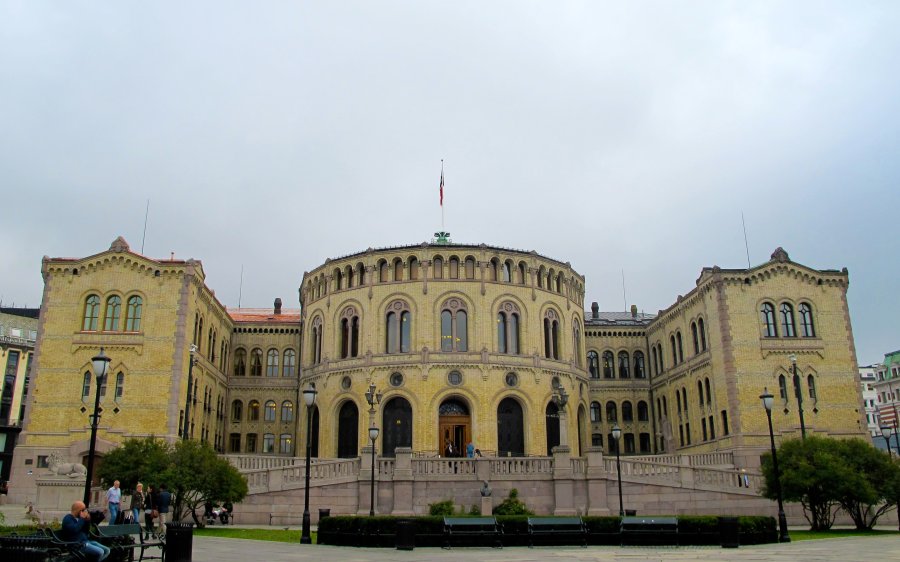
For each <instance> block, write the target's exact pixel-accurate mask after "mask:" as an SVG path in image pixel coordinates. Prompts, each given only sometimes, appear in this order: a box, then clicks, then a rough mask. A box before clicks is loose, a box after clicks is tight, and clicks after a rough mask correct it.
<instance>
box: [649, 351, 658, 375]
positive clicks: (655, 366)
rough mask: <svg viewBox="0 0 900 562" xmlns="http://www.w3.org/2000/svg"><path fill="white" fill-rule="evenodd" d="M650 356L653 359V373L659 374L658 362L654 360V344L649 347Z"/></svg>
mask: <svg viewBox="0 0 900 562" xmlns="http://www.w3.org/2000/svg"><path fill="white" fill-rule="evenodd" d="M650 357H651V358H652V359H653V374H654V375H659V364H658V363H657V361H656V346H655V345H654V346H653V347H652V348H651V349H650Z"/></svg>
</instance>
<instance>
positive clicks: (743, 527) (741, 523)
mask: <svg viewBox="0 0 900 562" xmlns="http://www.w3.org/2000/svg"><path fill="white" fill-rule="evenodd" d="M738 532H739V533H740V540H741V544H766V543H773V542H778V528H777V526H776V524H775V518H774V517H769V516H762V515H753V516H743V517H738Z"/></svg>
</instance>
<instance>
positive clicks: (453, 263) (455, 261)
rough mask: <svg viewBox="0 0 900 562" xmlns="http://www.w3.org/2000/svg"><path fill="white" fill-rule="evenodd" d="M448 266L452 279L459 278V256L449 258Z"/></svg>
mask: <svg viewBox="0 0 900 562" xmlns="http://www.w3.org/2000/svg"><path fill="white" fill-rule="evenodd" d="M447 267H448V268H449V269H450V279H459V258H458V257H456V256H450V259H449V260H447Z"/></svg>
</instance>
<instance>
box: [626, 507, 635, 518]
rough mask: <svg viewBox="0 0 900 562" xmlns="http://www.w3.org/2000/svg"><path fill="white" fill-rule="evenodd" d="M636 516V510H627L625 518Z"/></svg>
mask: <svg viewBox="0 0 900 562" xmlns="http://www.w3.org/2000/svg"><path fill="white" fill-rule="evenodd" d="M636 515H637V510H636V509H626V510H625V517H635V516H636Z"/></svg>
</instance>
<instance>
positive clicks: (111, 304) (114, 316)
mask: <svg viewBox="0 0 900 562" xmlns="http://www.w3.org/2000/svg"><path fill="white" fill-rule="evenodd" d="M121 313H122V299H120V298H119V297H109V298H108V299H107V300H106V316H105V320H104V324H103V329H104V330H105V331H107V332H116V331H118V330H119V316H120V315H121Z"/></svg>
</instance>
